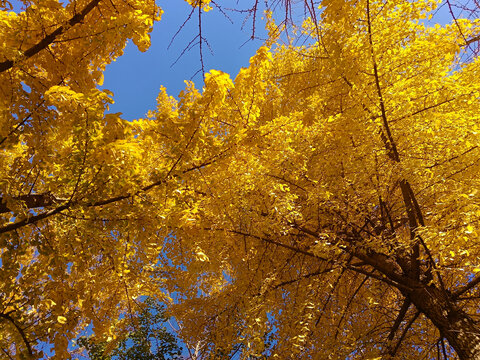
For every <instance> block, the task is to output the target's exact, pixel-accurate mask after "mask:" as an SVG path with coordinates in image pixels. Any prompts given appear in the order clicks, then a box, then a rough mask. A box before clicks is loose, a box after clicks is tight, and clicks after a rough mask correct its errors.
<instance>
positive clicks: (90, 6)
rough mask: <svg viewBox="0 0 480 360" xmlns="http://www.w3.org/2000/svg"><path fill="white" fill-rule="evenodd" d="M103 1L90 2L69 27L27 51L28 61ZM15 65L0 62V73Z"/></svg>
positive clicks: (52, 34) (55, 32)
mask: <svg viewBox="0 0 480 360" xmlns="http://www.w3.org/2000/svg"><path fill="white" fill-rule="evenodd" d="M100 1H101V0H92V1H90V2H89V3H88V4H87V6H85V8H83V10H82V11H81V12H79V13H77V14H75V15H74V16H73V17H72V18H70V20H69V21H68V25H66V26H64V25H62V26H60V27H58V28H57V29H56V30H55V31H54V32H52V33H51V34H49V35H47V36H45V37H44V38H43V39H42V40H40V41H39V42H38V43H36V44H35V45H33V46H32V47H31V48H29V49H27V50H26V51H25V53H24V57H25V58H26V59H29V58H31V57H32V56H34V55H36V54H38V53H39V52H40V51H42V50H43V49H45V48H47V47H48V46H49V45H51V44H52V43H53V42H54V41H55V40H56V38H57V37H58V36H60V35H62V34H63V33H65V31H67V30H68V29H69V28H70V27H72V26H75V25H76V24H78V23H81V22H82V21H83V19H84V18H85V16H87V14H88V13H89V12H90V11H92V10H93V9H94V8H95V7H96V6H97V5H98V3H99V2H100ZM13 65H14V61H13V60H5V61H3V62H0V73H1V72H4V71H7V70H8V69H10V68H12V67H13Z"/></svg>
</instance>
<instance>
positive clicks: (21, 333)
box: [0, 313, 33, 359]
mask: <svg viewBox="0 0 480 360" xmlns="http://www.w3.org/2000/svg"><path fill="white" fill-rule="evenodd" d="M0 318H2V319H5V320H7V321H9V322H10V323H12V324H13V326H15V329H17V331H18V333H19V334H20V336H21V337H22V340H23V342H24V343H25V346H26V347H27V352H28V355H29V357H30V358H31V359H33V350H32V346H31V345H30V341H28V339H27V335H26V334H25V331H23V329H22V328H21V327H20V326H19V325H18V324H17V323H16V322H15V320H14V319H13V318H12V317H11V316H10V314H3V313H0Z"/></svg>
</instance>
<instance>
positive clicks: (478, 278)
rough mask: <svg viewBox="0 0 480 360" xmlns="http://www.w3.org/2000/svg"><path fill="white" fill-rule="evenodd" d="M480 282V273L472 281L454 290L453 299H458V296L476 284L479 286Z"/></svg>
mask: <svg viewBox="0 0 480 360" xmlns="http://www.w3.org/2000/svg"><path fill="white" fill-rule="evenodd" d="M478 284H480V274H478V275H477V276H476V277H475V278H474V279H473V280H472V281H470V282H468V283H467V284H466V285H465V286H462V287H461V288H460V289H458V290H457V291H454V292H453V293H452V298H453V299H456V298H458V297H459V296H461V295H463V294H465V293H466V292H467V291H469V290H470V289H473V288H474V287H475V286H477V285H478Z"/></svg>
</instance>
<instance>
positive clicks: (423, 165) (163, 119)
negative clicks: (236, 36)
mask: <svg viewBox="0 0 480 360" xmlns="http://www.w3.org/2000/svg"><path fill="white" fill-rule="evenodd" d="M188 2H189V3H190V4H191V5H192V6H194V7H196V8H195V9H197V10H198V11H200V12H201V11H208V10H210V9H211V8H212V7H214V5H215V4H214V3H213V2H207V1H200V2H197V1H191V0H189V1H188ZM254 3H255V2H254ZM26 4H29V5H28V6H27V7H26V11H24V12H19V13H14V12H12V11H8V8H9V4H8V2H6V1H0V6H2V11H0V22H1V24H2V25H1V26H0V147H1V152H0V196H1V204H0V215H1V224H0V249H1V250H0V253H1V263H0V323H1V327H0V349H1V350H2V352H1V353H0V358H2V359H3V358H5V359H8V358H12V359H13V358H25V359H28V358H41V357H42V356H47V353H42V349H45V348H47V347H48V344H50V345H52V346H53V347H54V355H53V356H54V358H56V359H67V358H69V357H70V356H72V354H73V352H74V351H76V350H75V349H74V345H73V341H74V340H75V339H77V338H78V336H79V334H81V332H82V331H83V330H85V329H86V328H87V326H89V325H91V327H90V328H91V330H89V331H90V333H92V334H93V335H94V336H95V337H96V338H98V339H99V341H103V342H102V344H105V341H106V342H107V343H108V344H109V345H107V346H106V351H108V350H111V349H113V348H114V347H115V346H116V345H115V344H117V343H118V342H120V341H121V340H122V338H121V336H122V333H123V331H124V329H126V328H127V327H128V326H130V325H129V324H127V319H128V316H127V317H125V316H122V314H125V313H127V314H128V313H129V312H132V308H135V306H136V304H137V300H136V299H137V298H138V297H140V296H150V297H153V298H156V299H157V300H159V301H162V302H165V303H166V304H168V305H169V312H170V314H171V315H173V316H175V318H176V320H177V322H178V324H179V328H180V336H181V337H182V339H183V341H184V342H185V344H186V346H187V347H191V348H197V349H200V351H198V352H197V354H200V355H199V358H205V359H207V358H212V359H213V358H229V356H237V357H240V358H245V359H246V358H248V357H250V358H261V357H263V358H269V359H270V358H271V359H291V358H295V359H297V358H298V359H371V360H373V359H393V358H396V359H422V358H424V359H447V358H449V359H450V358H459V359H462V360H463V359H470V360H473V359H478V358H480V319H479V315H478V309H479V304H480V300H479V287H480V276H479V275H478V272H480V241H479V234H480V180H479V179H480V178H479V175H478V174H479V173H480V147H479V146H480V115H479V114H480V112H479V105H480V104H479V99H480V82H479V79H480V64H479V61H478V58H477V57H476V56H471V55H472V48H471V47H472V46H473V45H474V44H475V43H476V41H478V36H479V33H480V22H479V21H478V20H477V19H461V18H458V19H455V20H454V21H453V20H452V22H451V23H449V24H446V25H443V26H441V25H438V24H437V25H432V24H430V23H429V22H428V19H429V16H430V15H431V14H432V13H433V12H434V11H435V10H436V8H437V5H438V4H437V3H436V2H434V1H415V2H406V1H388V2H387V1H370V0H360V1H350V0H325V1H322V2H321V3H320V5H319V6H318V4H316V5H315V6H313V3H311V2H310V1H306V2H305V7H306V9H308V10H309V11H307V12H306V16H305V20H304V22H303V23H302V24H296V25H295V26H294V29H293V30H294V33H295V36H296V37H298V38H302V39H303V40H304V41H303V43H304V44H305V45H301V46H294V45H290V44H289V43H288V42H285V36H284V34H282V31H281V30H282V28H283V27H282V26H284V25H280V24H276V23H275V20H274V15H273V14H272V13H271V12H269V13H267V14H266V16H265V17H266V22H267V23H266V26H267V29H268V30H269V34H270V38H269V39H268V40H267V41H266V43H265V45H264V46H262V47H260V48H259V49H258V51H257V53H256V54H255V56H253V57H252V58H251V60H250V65H249V66H248V67H246V68H243V69H242V70H240V72H239V73H238V75H236V77H235V79H232V78H231V77H230V76H229V75H228V74H225V73H223V72H221V71H217V70H211V71H210V72H208V73H207V74H206V75H205V85H204V87H203V89H201V90H198V89H196V88H195V85H194V84H193V83H191V82H187V86H186V88H185V90H184V91H183V92H182V93H181V94H180V95H179V98H178V100H177V99H175V98H173V97H171V96H168V95H167V94H166V92H165V91H164V90H162V91H161V92H160V94H159V96H158V106H157V108H156V109H154V110H152V111H150V112H149V113H148V115H147V116H146V117H145V118H144V119H138V120H135V121H131V122H130V121H126V120H124V119H122V118H121V114H107V109H108V104H109V103H112V101H113V95H112V93H111V92H109V91H108V90H101V89H100V88H99V85H101V84H102V81H103V75H102V72H103V70H104V69H105V67H106V66H107V65H108V64H109V63H110V62H111V61H113V60H114V59H115V58H116V57H118V56H120V55H121V54H122V49H123V48H124V45H125V42H126V40H127V39H128V38H132V39H133V41H134V43H135V44H136V45H137V46H138V47H139V49H140V50H143V51H144V50H147V48H148V46H149V43H150V38H149V32H150V31H151V29H152V26H153V24H154V22H155V21H157V20H160V15H161V13H162V11H161V9H160V8H159V7H158V6H157V5H156V4H155V2H154V0H148V1H145V0H111V1H106V0H91V1H85V0H76V1H71V2H68V4H66V5H62V4H61V3H59V2H57V1H54V0H35V1H31V2H30V1H28V2H26ZM286 4H287V5H288V4H289V2H288V1H287V2H286ZM255 5H256V3H255ZM252 9H254V8H252ZM291 30H292V29H291ZM289 36H290V37H291V36H293V35H292V33H290V34H289ZM475 39H477V40H475ZM90 328H89V329H90ZM69 344H70V345H69Z"/></svg>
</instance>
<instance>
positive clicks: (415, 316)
mask: <svg viewBox="0 0 480 360" xmlns="http://www.w3.org/2000/svg"><path fill="white" fill-rule="evenodd" d="M419 315H420V311H417V312H416V313H415V315H414V316H413V317H412V319H411V320H410V321H409V322H408V324H407V325H406V326H405V329H403V332H402V335H400V337H399V338H398V341H397V344H396V345H395V347H394V348H393V350H392V351H391V352H390V356H392V358H393V357H394V356H395V354H396V353H397V351H398V349H399V348H400V345H402V342H403V339H404V338H405V335H407V332H408V330H410V328H411V327H412V325H413V323H414V322H415V320H417V318H418V316H419Z"/></svg>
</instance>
